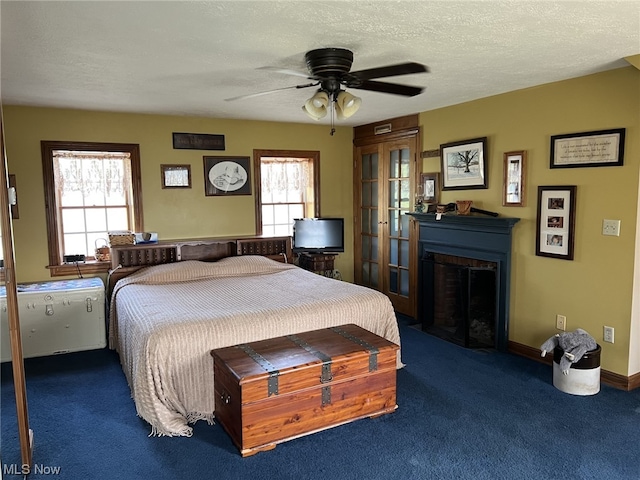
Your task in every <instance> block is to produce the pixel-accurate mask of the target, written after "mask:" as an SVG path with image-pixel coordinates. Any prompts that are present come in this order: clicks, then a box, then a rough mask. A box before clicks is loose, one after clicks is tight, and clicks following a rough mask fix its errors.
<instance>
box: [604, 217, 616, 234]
mask: <svg viewBox="0 0 640 480" xmlns="http://www.w3.org/2000/svg"><path fill="white" fill-rule="evenodd" d="M602 234H603V235H611V236H613V237H619V236H620V220H607V219H606V218H605V219H604V220H603V221H602Z"/></svg>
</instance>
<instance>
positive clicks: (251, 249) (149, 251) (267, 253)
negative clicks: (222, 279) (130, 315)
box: [109, 237, 293, 286]
mask: <svg viewBox="0 0 640 480" xmlns="http://www.w3.org/2000/svg"><path fill="white" fill-rule="evenodd" d="M237 255H261V256H263V257H268V258H271V259H273V260H277V261H279V262H288V263H293V253H292V251H291V237H240V238H197V239H193V240H165V241H161V242H157V243H144V244H140V245H118V246H115V247H111V271H110V272H109V285H110V286H113V285H115V283H116V282H117V281H118V280H119V279H121V278H123V277H126V276H127V275H129V274H131V273H133V272H135V271H136V270H139V269H140V268H142V267H150V266H153V265H162V264H165V263H174V262H181V261H184V260H200V261H205V262H214V261H216V260H220V259H221V258H225V257H233V256H237Z"/></svg>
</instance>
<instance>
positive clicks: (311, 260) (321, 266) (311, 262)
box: [298, 253, 337, 277]
mask: <svg viewBox="0 0 640 480" xmlns="http://www.w3.org/2000/svg"><path fill="white" fill-rule="evenodd" d="M336 256H337V253H301V254H300V255H299V256H298V265H299V266H300V268H304V269H305V270H309V271H310V272H314V273H317V274H320V275H324V276H325V277H333V261H334V260H335V258H336Z"/></svg>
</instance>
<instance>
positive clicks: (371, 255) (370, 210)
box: [359, 150, 380, 289]
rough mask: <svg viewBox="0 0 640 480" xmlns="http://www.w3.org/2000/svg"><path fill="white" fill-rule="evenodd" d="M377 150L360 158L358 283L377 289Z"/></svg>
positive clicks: (378, 224)
mask: <svg viewBox="0 0 640 480" xmlns="http://www.w3.org/2000/svg"><path fill="white" fill-rule="evenodd" d="M378 157H379V155H378V152H377V150H376V151H372V152H369V153H363V154H362V155H361V157H360V162H361V169H360V170H361V175H360V192H361V194H360V196H361V198H360V223H361V225H360V230H361V235H360V252H361V253H360V259H361V267H360V270H361V271H360V275H359V277H360V283H361V284H362V285H366V286H368V287H372V288H376V289H377V288H378V286H379V281H378V275H379V269H378V244H379V226H380V223H379V220H378V209H379V206H378V160H379V158H378Z"/></svg>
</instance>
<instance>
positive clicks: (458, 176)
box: [440, 137, 488, 190]
mask: <svg viewBox="0 0 640 480" xmlns="http://www.w3.org/2000/svg"><path fill="white" fill-rule="evenodd" d="M486 158H487V137H482V138H474V139H471V140H462V141H459V142H451V143H443V144H442V145H440V161H441V162H442V166H441V167H442V168H441V170H442V190H469V189H473V188H488V186H487V162H486V161H485V160H486Z"/></svg>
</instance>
